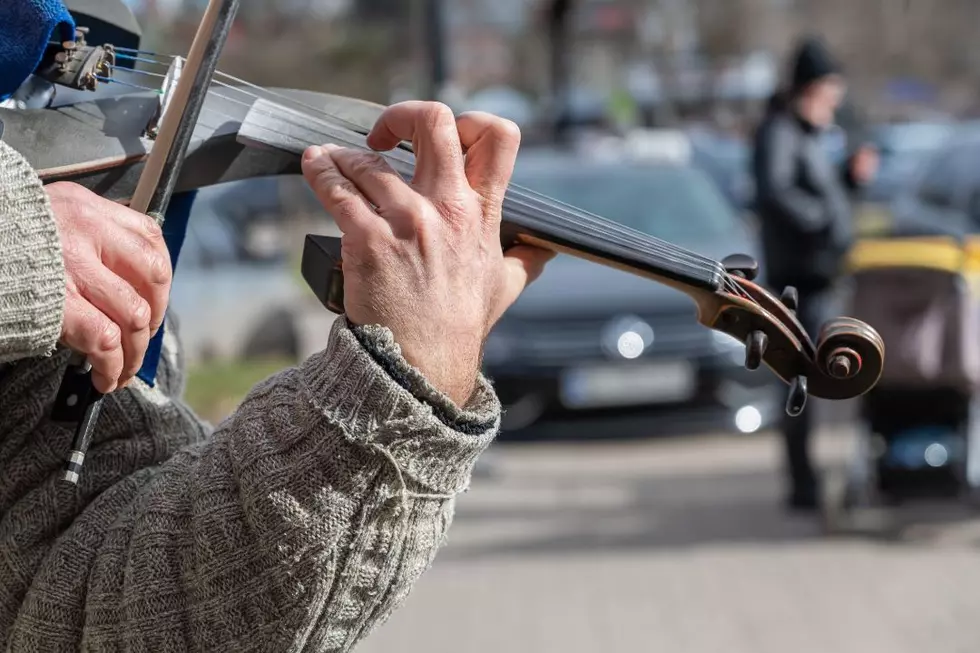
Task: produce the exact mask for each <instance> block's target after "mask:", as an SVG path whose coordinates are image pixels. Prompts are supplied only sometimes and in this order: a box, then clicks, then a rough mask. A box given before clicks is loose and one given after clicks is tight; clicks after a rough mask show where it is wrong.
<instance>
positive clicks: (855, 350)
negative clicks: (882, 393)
mask: <svg viewBox="0 0 980 653" xmlns="http://www.w3.org/2000/svg"><path fill="white" fill-rule="evenodd" d="M884 349H885V347H884V343H883V342H882V340H881V336H879V335H878V333H877V332H876V331H875V330H874V329H872V328H871V327H870V326H868V325H867V324H865V323H864V322H861V321H860V320H855V319H854V318H849V317H840V318H837V319H835V320H831V321H830V322H827V323H826V324H824V325H823V328H821V329H820V335H819V337H818V338H817V351H816V361H817V364H818V365H819V366H820V367H821V369H822V370H823V372H824V373H825V374H827V375H828V376H830V377H831V378H834V379H837V380H838V381H840V382H842V383H844V382H846V383H848V384H855V385H857V386H864V385H865V384H870V385H874V383H875V382H877V380H878V377H879V376H880V375H881V367H882V365H883V364H884ZM869 387H870V386H869Z"/></svg>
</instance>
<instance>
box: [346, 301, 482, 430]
mask: <svg viewBox="0 0 980 653" xmlns="http://www.w3.org/2000/svg"><path fill="white" fill-rule="evenodd" d="M341 320H343V322H344V324H345V325H346V327H347V328H348V329H349V330H350V331H351V332H352V333H353V334H354V336H355V338H356V340H357V341H358V342H359V343H360V344H361V346H362V347H363V348H364V350H365V351H367V352H368V353H369V354H370V355H371V357H372V358H373V359H374V361H375V363H377V364H378V366H379V367H380V368H381V369H383V370H384V371H385V372H387V374H388V376H389V377H391V379H392V380H393V381H394V382H395V383H397V384H398V385H400V386H401V387H402V388H404V389H405V390H407V391H408V392H410V393H411V394H412V395H413V396H414V397H415V398H416V399H417V400H418V401H421V402H422V403H424V404H427V405H429V406H430V407H431V408H432V409H433V412H434V414H435V415H436V417H437V418H438V419H439V420H440V421H442V422H443V423H444V424H446V425H447V426H449V427H451V428H453V429H455V430H458V431H461V432H464V433H470V434H472V433H480V432H483V430H485V429H486V428H489V425H488V424H486V423H485V421H484V420H482V419H479V418H476V417H475V416H474V415H472V414H471V412H470V411H471V409H472V407H473V405H474V404H478V403H479V402H480V401H481V397H483V396H484V395H486V393H487V392H490V393H491V394H492V390H491V389H490V386H489V384H488V383H487V382H486V380H485V379H483V378H482V377H481V376H480V374H479V370H477V371H476V372H475V373H474V375H473V386H472V388H471V390H470V392H469V394H468V395H467V394H466V391H465V390H462V391H460V392H459V393H457V397H458V396H460V394H462V395H463V398H462V399H461V400H460V399H457V398H455V397H451V396H450V395H449V394H447V393H446V392H445V391H444V390H443V389H442V388H441V387H438V386H436V385H435V384H434V383H433V382H432V381H431V380H430V379H429V378H428V377H427V376H426V375H425V374H424V373H423V371H422V370H421V369H419V368H418V367H416V365H415V364H414V363H410V362H409V361H408V359H406V358H405V354H404V351H403V349H402V347H401V345H400V344H398V343H397V342H395V338H394V334H393V333H392V332H391V330H390V329H388V328H386V327H382V326H379V325H355V324H352V323H351V322H350V321H349V320H347V319H346V318H345V317H342V318H341ZM456 378H461V376H460V375H457V376H456ZM442 385H443V387H445V383H444V382H442Z"/></svg>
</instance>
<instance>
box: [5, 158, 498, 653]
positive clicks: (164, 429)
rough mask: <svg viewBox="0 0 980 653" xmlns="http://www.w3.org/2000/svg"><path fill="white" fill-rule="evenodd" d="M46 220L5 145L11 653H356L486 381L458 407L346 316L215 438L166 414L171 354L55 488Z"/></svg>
mask: <svg viewBox="0 0 980 653" xmlns="http://www.w3.org/2000/svg"><path fill="white" fill-rule="evenodd" d="M50 211H51V209H50V205H49V203H48V200H47V196H46V194H45V193H44V192H43V190H42V187H41V185H40V183H39V181H38V179H37V176H36V174H35V173H34V172H33V171H32V170H31V169H30V167H29V166H28V165H27V163H26V162H25V161H24V160H23V159H22V158H21V157H20V156H19V155H18V154H16V153H15V152H13V151H12V150H11V149H10V148H9V147H7V146H5V145H3V143H0V643H2V644H3V647H2V648H3V650H9V651H31V652H33V651H43V652H44V653H55V652H58V651H79V650H81V651H153V652H157V651H184V650H190V651H262V652H275V651H296V652H299V651H304V652H305V651H346V650H349V649H351V648H352V647H353V646H354V644H355V643H356V642H358V641H359V640H360V639H361V638H363V637H364V636H365V635H366V634H367V633H368V632H370V631H371V629H372V628H375V627H376V626H377V625H379V624H380V623H381V622H383V621H384V619H385V618H386V617H387V616H388V615H389V614H390V613H391V611H392V610H393V609H394V608H395V607H396V606H397V605H398V604H399V603H400V602H402V601H403V600H404V599H405V597H406V596H407V594H408V593H409V590H410V589H411V587H412V584H413V583H414V582H415V581H416V580H417V579H418V578H419V576H420V575H421V574H422V573H423V571H424V570H425V569H426V568H427V567H428V565H429V564H430V563H431V561H432V559H433V556H434V555H435V553H436V550H437V549H438V547H439V546H440V545H441V544H442V543H443V541H444V539H445V537H446V530H447V528H448V527H449V524H450V522H451V520H452V514H453V507H454V499H453V497H455V496H456V495H457V494H459V493H460V492H462V491H463V490H465V489H466V487H467V484H468V482H469V478H470V473H471V469H472V466H473V463H474V462H475V459H476V457H477V456H478V455H479V454H480V452H481V451H482V450H483V449H484V448H485V447H486V446H487V445H488V444H489V442H490V441H491V439H492V438H493V436H494V435H495V433H496V431H497V426H498V424H499V418H500V404H499V403H498V401H497V398H496V396H495V395H494V393H493V390H492V388H491V387H490V386H489V384H488V383H487V381H486V379H485V378H482V377H481V378H480V383H479V385H478V389H477V392H476V393H475V394H474V397H473V399H472V400H471V401H470V403H469V404H468V405H467V406H466V407H465V410H461V409H459V408H457V407H456V406H455V405H454V404H453V403H452V402H451V401H449V399H448V398H447V397H445V396H444V395H442V394H440V393H439V392H437V391H436V390H435V389H434V388H432V387H431V386H430V385H428V384H427V383H426V382H425V380H424V379H423V378H422V377H421V375H420V374H419V373H418V371H417V370H415V369H414V368H411V367H410V366H409V365H408V364H407V363H406V362H405V360H404V359H403V358H402V357H401V355H400V353H399V350H398V346H397V344H395V343H394V341H393V338H392V335H391V332H390V331H389V330H387V329H384V328H381V327H370V328H366V329H361V330H355V329H352V328H351V327H350V326H349V325H348V324H347V323H346V321H345V320H342V319H341V320H337V321H336V322H335V325H334V327H333V329H332V330H331V332H330V333H329V337H328V334H324V341H325V345H326V347H325V349H324V350H323V351H321V352H320V353H317V354H315V355H313V356H311V357H310V358H309V359H307V360H306V361H304V362H303V363H302V364H301V365H299V366H298V367H296V368H292V369H287V370H284V371H282V372H280V373H279V374H276V375H274V376H272V377H271V378H269V379H267V380H266V381H264V382H262V383H260V384H259V385H258V386H256V387H255V388H254V389H253V390H252V391H251V393H250V394H249V395H248V397H247V398H246V399H245V400H244V402H243V403H242V405H241V406H240V407H239V408H238V410H237V411H236V412H235V413H234V414H233V415H232V416H231V417H229V418H228V419H227V420H226V421H225V422H224V423H223V424H221V425H220V426H219V427H218V428H217V429H214V430H212V429H211V428H210V427H209V426H208V425H207V424H205V423H202V422H201V421H200V420H199V419H198V418H197V417H195V415H194V414H193V413H192V412H191V411H190V409H188V407H187V406H186V405H185V404H183V403H182V402H181V400H180V394H181V391H182V379H181V356H180V351H179V349H178V347H177V340H176V338H175V337H173V336H172V335H168V337H166V338H165V344H164V355H163V360H162V362H161V370H160V373H159V382H158V383H157V385H156V387H154V388H150V387H148V386H147V385H145V384H143V383H142V382H140V381H138V380H136V381H134V383H133V384H132V385H131V386H130V387H129V388H126V389H125V390H121V391H117V392H114V393H112V394H111V395H109V396H108V397H107V398H106V400H105V403H104V407H103V410H102V414H101V417H100V421H99V425H98V428H97V431H96V434H95V437H94V441H93V444H92V447H91V449H90V450H89V455H88V457H87V458H86V460H85V468H84V470H83V473H82V477H81V483H80V485H79V486H78V487H77V488H76V487H73V486H70V485H66V484H64V483H62V482H61V481H60V480H58V477H59V471H60V469H61V465H62V460H63V458H64V456H65V453H66V452H67V451H68V449H69V445H70V443H71V439H72V433H71V432H70V431H69V430H68V429H65V428H63V427H61V426H59V425H56V424H52V423H51V422H50V421H49V420H48V418H47V412H48V409H49V408H50V406H51V404H52V402H53V400H54V397H55V394H56V392H57V388H58V384H59V382H60V380H61V375H62V372H63V371H64V369H65V366H66V363H67V356H68V354H67V352H64V351H62V350H57V351H56V350H55V342H56V340H57V338H58V336H59V334H60V329H61V319H62V310H63V302H64V283H65V281H64V270H63V265H62V261H61V251H60V245H59V238H58V233H57V231H56V228H55V224H54V221H53V218H52V215H51V212H50ZM168 325H169V328H170V331H168V334H171V333H172V327H173V317H172V316H168Z"/></svg>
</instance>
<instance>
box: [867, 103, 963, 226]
mask: <svg viewBox="0 0 980 653" xmlns="http://www.w3.org/2000/svg"><path fill="white" fill-rule="evenodd" d="M957 131H959V128H958V127H957V126H956V125H955V124H954V123H946V122H908V123H895V124H885V125H876V126H875V127H874V128H872V130H871V140H872V142H873V143H874V144H875V145H876V146H877V148H878V152H879V157H880V163H879V167H878V173H877V174H876V175H875V178H874V180H872V182H871V183H870V184H869V185H868V186H867V187H866V188H865V189H863V191H862V192H861V193H860V194H859V196H858V198H857V205H856V207H855V211H854V219H855V223H856V227H857V230H858V232H859V233H862V234H867V235H873V234H874V233H880V232H881V231H883V230H887V229H888V228H889V225H890V224H891V217H892V216H891V214H890V213H889V210H888V207H889V204H890V203H891V202H892V201H893V200H895V198H896V197H897V196H898V195H899V194H900V193H902V191H903V190H904V189H905V188H906V186H907V185H908V183H909V182H910V181H912V180H913V179H914V178H915V175H916V173H917V171H918V170H919V169H920V168H921V166H922V165H923V164H924V163H925V162H926V161H928V160H929V158H930V157H931V156H932V155H933V154H935V153H936V152H937V151H939V150H940V149H941V148H942V147H943V146H944V145H945V144H946V143H947V142H948V141H949V139H950V138H951V137H952V136H953V134H955V133H957Z"/></svg>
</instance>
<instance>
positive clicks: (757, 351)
mask: <svg viewBox="0 0 980 653" xmlns="http://www.w3.org/2000/svg"><path fill="white" fill-rule="evenodd" d="M767 346H769V336H767V335H766V333H765V331H752V332H750V333H749V335H748V337H747V338H746V339H745V368H746V369H749V370H757V369H759V365H760V364H761V363H762V357H763V356H764V355H765V353H766V347H767Z"/></svg>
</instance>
